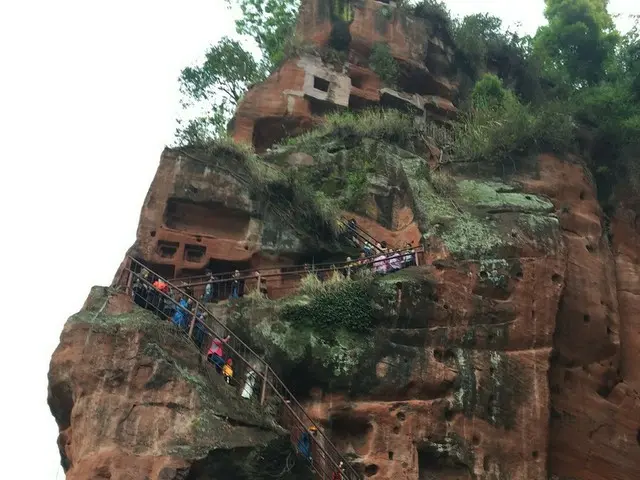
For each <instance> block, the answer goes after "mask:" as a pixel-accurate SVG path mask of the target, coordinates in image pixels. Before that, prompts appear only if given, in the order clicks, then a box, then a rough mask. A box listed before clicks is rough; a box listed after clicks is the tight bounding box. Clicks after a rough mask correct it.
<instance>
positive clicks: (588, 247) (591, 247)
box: [586, 243, 595, 253]
mask: <svg viewBox="0 0 640 480" xmlns="http://www.w3.org/2000/svg"><path fill="white" fill-rule="evenodd" d="M586 248H587V252H589V253H593V252H594V250H595V247H594V246H593V245H591V244H590V243H589V244H587V245H586Z"/></svg>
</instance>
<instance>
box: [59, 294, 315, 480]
mask: <svg viewBox="0 0 640 480" xmlns="http://www.w3.org/2000/svg"><path fill="white" fill-rule="evenodd" d="M168 327H169V326H168V324H165V322H160V321H159V320H158V319H157V318H155V317H154V316H152V315H151V314H150V313H149V312H147V311H146V310H142V309H139V308H137V307H135V309H134V308H133V307H132V305H131V304H130V302H129V301H128V300H126V299H125V301H124V302H123V301H122V299H121V298H119V297H118V295H112V294H109V293H108V292H107V291H106V289H103V288H100V287H96V288H94V289H93V291H92V293H91V295H90V296H89V299H88V300H87V304H86V305H85V306H84V308H83V310H82V311H81V312H79V313H78V314H76V315H74V316H73V317H71V318H70V319H69V321H68V322H67V324H66V325H65V328H64V330H63V332H62V335H61V339H60V345H59V346H58V348H57V349H56V351H55V352H54V354H53V357H52V359H51V368H50V371H49V405H50V407H51V411H52V413H53V415H54V417H55V418H56V421H57V422H58V425H59V426H60V437H59V440H58V444H59V448H60V455H61V457H62V465H63V467H64V468H65V471H66V472H67V478H68V479H78V480H80V479H82V480H85V479H88V478H110V479H129V478H140V479H142V478H147V479H153V480H155V479H158V480H178V479H194V480H195V479H205V478H207V479H208V478H247V479H248V478H252V479H253V478H263V475H267V472H265V470H264V468H265V466H266V467H267V469H269V467H268V464H269V462H272V461H273V462H274V464H275V465H276V467H277V468H279V471H281V470H282V467H281V462H284V460H285V458H286V455H287V450H288V448H289V444H288V439H287V438H286V433H285V432H284V431H283V430H282V429H280V428H278V427H276V426H274V425H272V424H269V423H267V421H266V420H265V419H264V418H263V416H262V415H261V414H260V413H259V412H257V411H254V410H252V409H251V408H250V407H248V406H247V405H243V404H238V398H237V397H234V396H232V395H231V394H230V390H229V389H228V388H227V387H228V385H226V384H225V383H224V382H223V381H222V379H221V378H220V377H219V376H216V375H209V374H208V373H207V372H209V371H210V370H208V369H205V368H204V367H203V366H202V365H201V364H200V362H199V358H200V356H199V355H198V353H197V351H195V347H193V346H192V345H190V344H189V343H188V342H186V341H185V340H184V337H182V336H180V335H176V333H173V332H172V331H171V330H170V328H168ZM274 452H275V453H274ZM280 455H284V457H280ZM261 457H262V458H261ZM258 470H260V473H256V472H257V471H258ZM272 473H273V472H272ZM297 474H298V475H303V476H304V471H303V472H297ZM292 478H301V477H298V476H293V477H292Z"/></svg>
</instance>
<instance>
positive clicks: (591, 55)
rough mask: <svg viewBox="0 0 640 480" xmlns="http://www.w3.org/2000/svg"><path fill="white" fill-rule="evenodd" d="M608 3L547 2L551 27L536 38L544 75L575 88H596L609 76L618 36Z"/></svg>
mask: <svg viewBox="0 0 640 480" xmlns="http://www.w3.org/2000/svg"><path fill="white" fill-rule="evenodd" d="M607 4H608V0H545V5H546V7H545V11H544V15H545V17H546V18H547V20H548V22H549V23H548V25H545V26H543V27H540V29H539V30H538V32H537V34H536V39H535V48H536V52H537V53H538V54H539V55H540V58H541V59H542V60H543V65H544V67H545V73H546V74H548V75H550V76H552V77H554V78H556V79H559V80H560V81H564V82H568V83H570V84H571V85H573V86H575V87H580V86H585V85H596V84H597V83H598V82H600V81H601V80H603V79H604V78H605V75H606V70H607V65H608V62H610V61H611V60H612V58H613V54H614V50H615V47H616V44H617V43H618V40H619V34H618V32H617V31H616V30H615V27H614V24H613V19H612V18H611V15H610V14H609V12H608V11H607Z"/></svg>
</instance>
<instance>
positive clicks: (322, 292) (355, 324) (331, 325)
mask: <svg viewBox="0 0 640 480" xmlns="http://www.w3.org/2000/svg"><path fill="white" fill-rule="evenodd" d="M320 285H321V288H318V289H317V293H316V294H315V295H313V296H312V297H310V298H309V301H308V302H307V303H298V304H289V305H286V306H285V307H284V308H283V310H282V319H283V320H285V321H287V322H290V323H292V324H294V325H306V326H309V327H312V328H313V329H315V330H317V331H319V332H321V333H322V334H324V335H327V334H330V333H331V332H332V331H334V330H335V329H340V328H344V329H345V330H348V331H352V332H366V331H368V330H370V329H371V327H372V325H373V300H372V296H371V289H372V288H373V279H372V278H371V279H364V280H343V281H337V282H324V283H321V284H320Z"/></svg>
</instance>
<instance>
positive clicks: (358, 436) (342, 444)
mask: <svg viewBox="0 0 640 480" xmlns="http://www.w3.org/2000/svg"><path fill="white" fill-rule="evenodd" d="M329 425H330V426H331V441H332V442H334V444H335V445H336V447H337V448H338V450H341V451H347V450H350V449H353V450H355V451H356V453H364V451H365V450H366V447H367V444H368V441H369V435H370V434H371V432H372V430H373V426H372V425H371V422H370V421H369V419H368V418H365V417H359V416H354V415H353V414H352V413H351V412H350V411H341V412H337V413H334V414H332V415H331V416H330V417H329ZM392 455H393V453H392Z"/></svg>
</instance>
